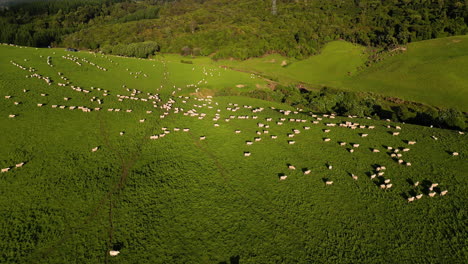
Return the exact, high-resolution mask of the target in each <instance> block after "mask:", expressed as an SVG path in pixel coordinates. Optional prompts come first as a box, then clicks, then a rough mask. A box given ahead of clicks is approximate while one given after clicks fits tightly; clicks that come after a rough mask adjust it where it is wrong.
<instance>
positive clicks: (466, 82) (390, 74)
mask: <svg viewBox="0 0 468 264" xmlns="http://www.w3.org/2000/svg"><path fill="white" fill-rule="evenodd" d="M366 59H367V55H366V53H365V52H364V48H362V47H359V46H354V45H351V44H350V43H347V42H343V41H336V42H330V43H329V44H327V45H326V46H325V48H324V49H323V51H322V52H321V54H319V55H316V56H312V57H310V58H309V59H306V60H301V61H296V60H290V59H288V58H286V57H281V56H278V55H271V56H267V57H264V58H257V59H249V60H246V61H242V62H240V61H224V60H223V61H219V62H218V63H219V64H221V65H229V66H231V67H233V68H237V69H244V70H249V71H254V72H259V73H261V74H265V75H267V76H271V77H272V78H273V79H277V80H279V81H280V82H285V83H297V82H305V83H308V84H309V85H311V86H313V87H314V86H316V87H320V86H331V87H336V88H342V89H348V90H353V91H365V92H375V93H378V94H383V95H387V96H392V97H397V98H402V99H405V100H409V101H416V102H422V103H426V104H430V105H434V106H442V107H457V108H459V109H460V110H462V111H467V110H468V108H467V105H468V75H467V74H466V72H467V71H468V36H457V37H450V38H441V39H434V40H428V41H421V42H414V43H411V44H409V45H408V46H407V51H405V52H402V53H395V54H394V55H393V56H390V55H388V54H387V56H386V57H385V58H384V59H383V61H381V62H378V63H375V64H372V65H371V66H370V67H367V68H365V69H364V70H363V71H358V68H359V67H360V66H361V67H363V66H364V63H365V61H366ZM283 61H286V62H288V63H289V65H288V66H286V67H282V66H281V63H282V62H283Z"/></svg>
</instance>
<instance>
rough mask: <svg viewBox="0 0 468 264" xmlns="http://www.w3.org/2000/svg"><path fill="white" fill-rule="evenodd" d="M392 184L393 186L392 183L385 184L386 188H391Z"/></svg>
mask: <svg viewBox="0 0 468 264" xmlns="http://www.w3.org/2000/svg"><path fill="white" fill-rule="evenodd" d="M392 186H393V184H391V183H390V184H387V185H386V186H385V188H386V189H390V188H392Z"/></svg>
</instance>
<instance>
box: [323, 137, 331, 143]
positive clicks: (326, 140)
mask: <svg viewBox="0 0 468 264" xmlns="http://www.w3.org/2000/svg"><path fill="white" fill-rule="evenodd" d="M330 140H331V139H329V138H324V139H323V141H324V142H329V141H330Z"/></svg>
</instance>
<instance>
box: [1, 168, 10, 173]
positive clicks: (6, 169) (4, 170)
mask: <svg viewBox="0 0 468 264" xmlns="http://www.w3.org/2000/svg"><path fill="white" fill-rule="evenodd" d="M9 170H10V168H4V169H2V173H3V172H7V171H9Z"/></svg>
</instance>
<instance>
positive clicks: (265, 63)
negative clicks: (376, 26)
mask: <svg viewBox="0 0 468 264" xmlns="http://www.w3.org/2000/svg"><path fill="white" fill-rule="evenodd" d="M366 59H367V54H366V53H365V48H363V47H361V46H358V45H353V44H351V43H349V42H346V41H332V42H330V43H328V44H327V45H325V47H324V48H323V50H322V51H321V52H320V54H318V55H316V56H311V57H309V58H308V59H305V60H295V59H291V58H287V57H284V56H280V55H278V54H273V55H268V56H265V57H261V58H253V59H249V60H245V61H237V60H220V61H218V62H217V63H218V64H220V65H227V66H230V67H232V68H235V69H243V70H249V71H255V72H261V73H263V74H265V75H267V76H270V77H272V78H273V79H275V80H278V81H280V82H282V83H289V84H294V83H297V82H305V83H309V84H313V85H317V86H326V85H328V86H335V87H336V86H338V85H339V84H341V82H342V81H343V80H346V79H349V78H350V77H349V75H350V74H353V73H356V71H357V68H358V67H359V66H362V65H364V63H365V61H366Z"/></svg>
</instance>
